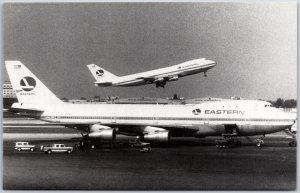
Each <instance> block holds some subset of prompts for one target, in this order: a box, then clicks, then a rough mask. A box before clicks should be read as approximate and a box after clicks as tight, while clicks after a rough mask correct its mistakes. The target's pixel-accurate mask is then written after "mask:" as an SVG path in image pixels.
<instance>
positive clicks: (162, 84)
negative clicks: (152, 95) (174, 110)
mask: <svg viewBox="0 0 300 193" xmlns="http://www.w3.org/2000/svg"><path fill="white" fill-rule="evenodd" d="M166 83H167V82H166V81H162V82H156V83H155V86H156V88H158V87H162V88H165V85H166Z"/></svg>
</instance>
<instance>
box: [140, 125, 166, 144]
mask: <svg viewBox="0 0 300 193" xmlns="http://www.w3.org/2000/svg"><path fill="white" fill-rule="evenodd" d="M145 131H147V134H144V140H145V141H152V142H169V141H170V136H171V135H170V132H169V131H167V130H165V129H162V128H158V127H151V126H149V127H146V128H145Z"/></svg>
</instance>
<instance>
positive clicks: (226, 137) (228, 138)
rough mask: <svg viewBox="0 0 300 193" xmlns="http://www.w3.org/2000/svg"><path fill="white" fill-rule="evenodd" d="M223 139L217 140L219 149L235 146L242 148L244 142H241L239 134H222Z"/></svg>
mask: <svg viewBox="0 0 300 193" xmlns="http://www.w3.org/2000/svg"><path fill="white" fill-rule="evenodd" d="M222 137H223V139H221V140H216V148H217V149H227V148H230V147H234V146H241V145H242V142H241V141H240V140H239V138H238V135H237V134H225V133H224V134H222Z"/></svg>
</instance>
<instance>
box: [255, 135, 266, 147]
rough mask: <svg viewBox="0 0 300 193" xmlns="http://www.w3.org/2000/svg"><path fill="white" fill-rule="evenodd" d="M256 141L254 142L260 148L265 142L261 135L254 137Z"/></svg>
mask: <svg viewBox="0 0 300 193" xmlns="http://www.w3.org/2000/svg"><path fill="white" fill-rule="evenodd" d="M256 141H257V143H256V146H257V147H259V148H262V147H263V146H264V144H265V142H264V140H263V138H262V137H260V138H258V139H256Z"/></svg>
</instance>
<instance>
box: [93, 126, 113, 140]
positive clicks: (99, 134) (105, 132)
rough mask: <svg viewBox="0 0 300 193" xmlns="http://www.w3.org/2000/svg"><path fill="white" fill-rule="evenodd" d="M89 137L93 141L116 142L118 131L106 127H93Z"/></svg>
mask: <svg viewBox="0 0 300 193" xmlns="http://www.w3.org/2000/svg"><path fill="white" fill-rule="evenodd" d="M88 137H89V138H92V139H104V140H114V139H115V138H116V130H115V129H113V128H111V127H108V126H104V125H92V126H91V128H90V133H89V134H88Z"/></svg>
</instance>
